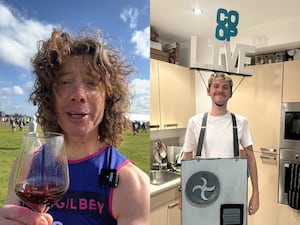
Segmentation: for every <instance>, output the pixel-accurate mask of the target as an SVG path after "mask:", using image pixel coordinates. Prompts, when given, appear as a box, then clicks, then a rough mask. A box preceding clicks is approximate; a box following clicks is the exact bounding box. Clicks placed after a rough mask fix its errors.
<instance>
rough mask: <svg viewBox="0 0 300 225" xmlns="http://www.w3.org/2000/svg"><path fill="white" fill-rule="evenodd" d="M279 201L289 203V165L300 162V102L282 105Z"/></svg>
mask: <svg viewBox="0 0 300 225" xmlns="http://www.w3.org/2000/svg"><path fill="white" fill-rule="evenodd" d="M280 126H281V128H280V129H281V132H280V150H279V178H278V202H279V203H281V204H288V200H287V195H288V194H287V193H288V191H289V189H290V183H291V182H290V180H289V177H290V171H289V166H290V164H292V163H296V164H300V102H284V103H282V107H281V124H280Z"/></svg>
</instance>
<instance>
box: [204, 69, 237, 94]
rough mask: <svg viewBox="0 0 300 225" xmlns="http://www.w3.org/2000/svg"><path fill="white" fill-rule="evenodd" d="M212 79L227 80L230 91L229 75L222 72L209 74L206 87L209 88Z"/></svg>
mask: <svg viewBox="0 0 300 225" xmlns="http://www.w3.org/2000/svg"><path fill="white" fill-rule="evenodd" d="M213 80H222V81H228V82H229V85H230V90H231V91H232V86H233V82H232V79H231V77H230V76H229V75H227V74H224V73H213V74H211V75H210V78H209V79H208V88H210V86H211V84H212V82H213Z"/></svg>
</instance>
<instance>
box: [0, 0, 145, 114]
mask: <svg viewBox="0 0 300 225" xmlns="http://www.w3.org/2000/svg"><path fill="white" fill-rule="evenodd" d="M0 15H1V19H0V111H4V112H5V113H6V114H14V113H21V114H26V115H29V116H32V115H34V113H35V112H36V108H35V107H34V106H33V105H31V103H29V102H28V96H29V93H30V90H31V88H32V84H33V77H32V73H31V67H30V58H31V57H32V56H33V55H34V53H35V52H36V42H37V41H38V40H42V39H47V38H49V35H50V34H51V31H52V28H53V27H61V25H64V27H65V29H66V30H68V31H71V32H72V33H73V34H77V31H78V30H80V29H82V28H84V27H86V26H92V27H96V28H100V29H102V30H103V31H104V32H105V33H107V34H109V35H110V37H111V39H112V43H111V44H113V45H114V46H115V47H118V48H120V49H121V50H122V52H123V54H124V55H125V57H126V58H127V60H128V61H129V62H132V63H133V64H134V65H135V67H136V69H137V72H136V73H135V74H133V75H132V76H131V78H130V80H129V82H130V87H131V90H132V93H133V94H134V100H133V104H132V106H131V113H132V114H134V115H135V114H140V115H137V116H145V117H147V116H148V117H149V112H150V109H149V107H150V103H149V102H150V101H149V100H150V92H149V88H150V82H149V54H150V53H149V32H150V28H149V15H150V13H149V0H126V1H123V0H115V1H111V0H87V1H81V0H73V1H68V0H43V1H37V0H0Z"/></svg>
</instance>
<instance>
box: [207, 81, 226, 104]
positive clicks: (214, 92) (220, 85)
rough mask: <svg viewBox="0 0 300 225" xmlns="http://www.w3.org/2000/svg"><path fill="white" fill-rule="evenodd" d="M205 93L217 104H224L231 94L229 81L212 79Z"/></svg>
mask: <svg viewBox="0 0 300 225" xmlns="http://www.w3.org/2000/svg"><path fill="white" fill-rule="evenodd" d="M207 95H208V96H210V97H211V99H212V102H213V103H215V104H216V105H217V106H226V104H227V101H228V100H229V98H231V96H232V92H231V88H230V83H229V81H224V80H220V79H213V80H212V83H211V86H210V87H209V88H208V89H207Z"/></svg>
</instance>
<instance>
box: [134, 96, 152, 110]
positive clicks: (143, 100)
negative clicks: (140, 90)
mask: <svg viewBox="0 0 300 225" xmlns="http://www.w3.org/2000/svg"><path fill="white" fill-rule="evenodd" d="M130 113H134V114H145V115H149V114H150V95H143V96H141V97H136V98H135V99H134V101H133V103H132V105H131V107H130Z"/></svg>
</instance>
